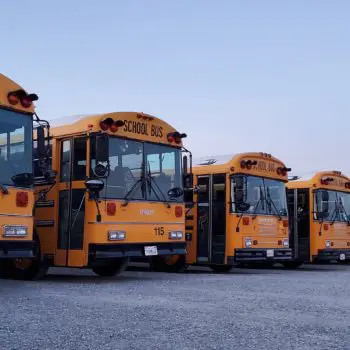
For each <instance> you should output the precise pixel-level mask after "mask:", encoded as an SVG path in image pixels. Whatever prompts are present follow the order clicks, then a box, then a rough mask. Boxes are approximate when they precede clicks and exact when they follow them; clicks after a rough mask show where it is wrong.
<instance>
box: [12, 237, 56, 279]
mask: <svg viewBox="0 0 350 350" xmlns="http://www.w3.org/2000/svg"><path fill="white" fill-rule="evenodd" d="M34 240H35V241H36V243H37V249H36V257H35V258H34V259H13V260H12V259H11V260H8V261H6V265H5V269H6V270H7V271H6V272H5V273H6V277H8V278H11V279H16V280H27V281H32V280H38V279H41V278H42V277H44V276H45V274H46V272H47V270H48V269H49V267H48V265H46V264H45V263H44V262H43V261H42V259H41V250H40V241H39V237H38V235H36V234H34Z"/></svg>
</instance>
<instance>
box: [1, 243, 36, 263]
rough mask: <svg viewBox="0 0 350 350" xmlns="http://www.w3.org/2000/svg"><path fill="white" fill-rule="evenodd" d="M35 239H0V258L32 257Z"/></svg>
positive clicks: (34, 250) (33, 255) (34, 249)
mask: <svg viewBox="0 0 350 350" xmlns="http://www.w3.org/2000/svg"><path fill="white" fill-rule="evenodd" d="M35 252H36V243H35V241H1V240H0V259H19V258H34V257H35Z"/></svg>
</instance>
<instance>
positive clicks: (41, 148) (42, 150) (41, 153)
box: [36, 126, 47, 159]
mask: <svg viewBox="0 0 350 350" xmlns="http://www.w3.org/2000/svg"><path fill="white" fill-rule="evenodd" d="M36 132H37V144H38V148H37V150H38V157H39V159H43V158H46V155H47V154H46V146H45V132H44V127H43V126H39V127H38V128H37V129H36Z"/></svg>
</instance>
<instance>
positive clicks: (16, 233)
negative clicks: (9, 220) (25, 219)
mask: <svg viewBox="0 0 350 350" xmlns="http://www.w3.org/2000/svg"><path fill="white" fill-rule="evenodd" d="M3 235H4V237H26V236H28V227H27V226H12V225H7V226H4V233H3Z"/></svg>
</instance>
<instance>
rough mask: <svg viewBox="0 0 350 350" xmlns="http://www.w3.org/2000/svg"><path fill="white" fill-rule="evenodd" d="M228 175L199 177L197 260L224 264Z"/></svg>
mask: <svg viewBox="0 0 350 350" xmlns="http://www.w3.org/2000/svg"><path fill="white" fill-rule="evenodd" d="M225 183H226V176H225V174H219V175H205V176H199V177H198V187H199V192H198V199H197V208H198V209H197V210H198V212H197V218H198V222H197V260H198V262H208V263H215V264H224V262H225V242H226V234H225V233H226V200H225V198H226V197H225V196H226V190H225Z"/></svg>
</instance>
